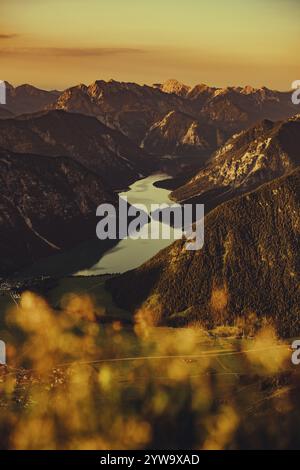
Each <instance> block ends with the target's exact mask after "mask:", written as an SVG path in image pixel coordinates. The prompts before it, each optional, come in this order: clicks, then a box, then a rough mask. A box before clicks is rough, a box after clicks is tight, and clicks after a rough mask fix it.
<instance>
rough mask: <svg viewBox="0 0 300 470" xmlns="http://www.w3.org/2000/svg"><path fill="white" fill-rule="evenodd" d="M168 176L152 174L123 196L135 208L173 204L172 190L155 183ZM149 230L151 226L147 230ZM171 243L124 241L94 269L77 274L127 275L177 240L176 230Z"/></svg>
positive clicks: (161, 240) (136, 183) (171, 232)
mask: <svg viewBox="0 0 300 470" xmlns="http://www.w3.org/2000/svg"><path fill="white" fill-rule="evenodd" d="M166 178H168V175H164V174H161V175H151V176H148V177H147V178H144V179H142V180H138V181H136V182H135V183H134V184H132V185H131V186H130V188H129V190H128V191H125V192H123V193H120V194H119V196H120V197H127V200H128V202H129V203H130V204H131V205H133V206H134V205H135V204H144V205H145V206H146V207H147V209H148V210H150V206H151V204H164V203H170V199H169V194H170V191H168V190H166V189H161V188H157V187H155V186H154V183H155V182H157V181H161V180H165V179H166ZM145 230H147V226H146V227H145ZM170 234H171V239H170V240H163V239H159V240H151V239H147V240H144V239H141V238H139V239H135V240H133V239H131V238H127V239H124V240H121V241H120V242H119V243H118V244H117V245H116V246H115V247H114V248H112V249H111V250H109V251H108V252H107V253H105V255H104V256H103V257H102V258H101V259H100V260H99V261H98V262H97V263H96V264H95V265H94V266H93V267H91V268H90V269H85V270H83V271H79V272H78V273H76V274H77V275H80V276H89V275H99V274H114V273H123V272H125V271H129V270H130V269H134V268H137V267H138V266H140V265H141V264H143V263H144V262H145V261H147V260H148V259H150V258H152V256H154V255H155V254H156V253H158V252H159V251H160V250H162V249H163V248H165V247H167V246H168V245H170V243H172V242H173V240H174V229H172V228H171V229H170Z"/></svg>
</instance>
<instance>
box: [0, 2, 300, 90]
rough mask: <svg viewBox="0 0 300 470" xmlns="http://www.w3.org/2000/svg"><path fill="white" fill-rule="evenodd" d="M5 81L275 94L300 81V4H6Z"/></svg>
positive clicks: (2, 35) (0, 33) (2, 9)
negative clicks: (171, 82)
mask: <svg viewBox="0 0 300 470" xmlns="http://www.w3.org/2000/svg"><path fill="white" fill-rule="evenodd" d="M0 3H1V4H0V60H1V75H0V79H1V80H7V81H9V82H10V83H12V84H14V85H18V84H22V83H31V84H33V85H35V86H38V87H41V88H46V89H54V88H56V89H64V88H66V87H69V86H72V85H76V84H78V83H85V84H89V83H92V82H94V81H95V80H99V79H104V80H109V79H115V80H120V81H134V82H137V83H147V84H152V83H161V82H164V81H165V80H167V79H169V78H176V79H178V80H180V81H182V82H184V83H187V84H189V85H194V84H196V83H207V84H208V85H213V86H222V87H223V86H237V85H239V86H244V85H247V84H250V85H252V86H255V87H260V86H268V87H270V88H274V89H281V90H288V89H290V88H291V83H292V82H293V81H294V80H297V79H300V59H299V51H300V0H209V1H204V0H181V1H179V0H173V1H171V0H0Z"/></svg>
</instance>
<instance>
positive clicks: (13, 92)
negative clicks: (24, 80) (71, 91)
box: [0, 82, 60, 117]
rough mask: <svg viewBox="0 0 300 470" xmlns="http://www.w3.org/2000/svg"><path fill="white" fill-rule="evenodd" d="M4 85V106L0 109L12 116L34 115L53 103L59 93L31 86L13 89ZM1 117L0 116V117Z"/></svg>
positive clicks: (7, 84)
mask: <svg viewBox="0 0 300 470" xmlns="http://www.w3.org/2000/svg"><path fill="white" fill-rule="evenodd" d="M5 84H6V105H1V106H0V108H1V109H6V110H7V111H8V112H10V113H12V114H13V115H18V114H24V113H35V112H37V111H41V110H42V109H44V108H46V107H47V106H49V105H50V104H52V103H54V102H55V101H56V100H57V98H58V97H59V95H60V92H59V91H56V90H54V91H46V90H41V89H39V88H36V87H34V86H32V85H28V84H25V85H20V86H17V87H13V86H12V85H11V84H10V83H8V82H5ZM0 117H1V116H0Z"/></svg>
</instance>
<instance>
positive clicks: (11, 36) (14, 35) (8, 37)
mask: <svg viewBox="0 0 300 470" xmlns="http://www.w3.org/2000/svg"><path fill="white" fill-rule="evenodd" d="M17 36H19V35H18V34H15V33H11V34H0V39H12V38H16V37H17Z"/></svg>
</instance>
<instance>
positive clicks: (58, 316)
mask: <svg viewBox="0 0 300 470" xmlns="http://www.w3.org/2000/svg"><path fill="white" fill-rule="evenodd" d="M90 282H91V281H90ZM70 287H71V286H69V285H68V283H67V284H64V285H63V286H61V285H60V286H58V287H57V288H56V290H55V291H53V292H52V294H51V296H50V297H49V300H51V304H52V305H55V306H56V307H59V308H53V306H52V307H50V304H49V303H47V302H46V301H45V300H44V299H42V298H41V297H39V296H37V295H35V294H33V293H30V292H28V293H25V294H23V295H22V297H21V299H20V302H19V303H18V305H13V306H11V307H10V308H8V309H7V312H6V314H5V322H4V325H3V328H2V331H1V332H0V337H1V339H3V340H5V341H6V343H7V348H8V349H7V356H8V357H7V363H8V366H7V367H4V366H3V367H0V407H1V411H0V445H1V448H2V449H141V448H142V449H147V448H151V449H223V448H225V449H227V448H234V449H236V448H297V447H298V448H299V447H300V437H299V432H298V428H299V424H300V412H299V409H298V406H297V404H298V402H299V399H298V394H299V391H300V374H299V372H298V369H297V367H294V366H292V365H291V351H290V347H289V343H288V342H287V343H282V342H279V341H278V339H277V338H276V335H275V332H274V330H273V329H272V327H271V326H270V325H269V326H266V327H265V328H263V329H262V330H260V331H259V332H258V333H257V334H256V336H255V338H252V339H245V338H244V339H241V338H239V337H237V336H236V335H233V336H230V334H231V333H232V334H234V333H236V331H235V330H234V329H233V330H231V329H230V328H224V329H223V330H222V329H219V331H217V332H214V334H212V333H211V332H209V333H208V332H206V331H204V330H202V329H201V328H200V327H199V326H194V327H192V328H188V329H171V328H156V327H152V326H151V325H148V324H147V323H145V321H144V318H143V315H141V312H139V314H137V315H136V322H135V324H134V325H133V326H129V325H127V326H126V324H124V323H123V322H122V318H124V319H125V318H127V317H126V312H121V311H118V312H116V311H111V308H112V305H111V304H110V300H109V299H107V298H105V299H104V297H101V296H103V295H106V294H103V292H102V293H101V291H98V293H96V294H95V295H92V292H88V293H83V292H82V291H81V290H80V289H78V290H76V288H75V289H74V283H73V284H72V292H73V293H72V294H67V292H68V289H69V288H70ZM85 287H86V286H85ZM86 290H87V289H86ZM91 291H93V289H91ZM101 303H103V305H105V308H103V309H101V308H100V307H101ZM107 314H108V315H110V320H111V321H110V323H107V324H103V322H102V323H101V322H99V320H101V317H102V319H103V316H105V315H107ZM122 315H123V316H124V317H123V316H122ZM223 335H224V337H223Z"/></svg>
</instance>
